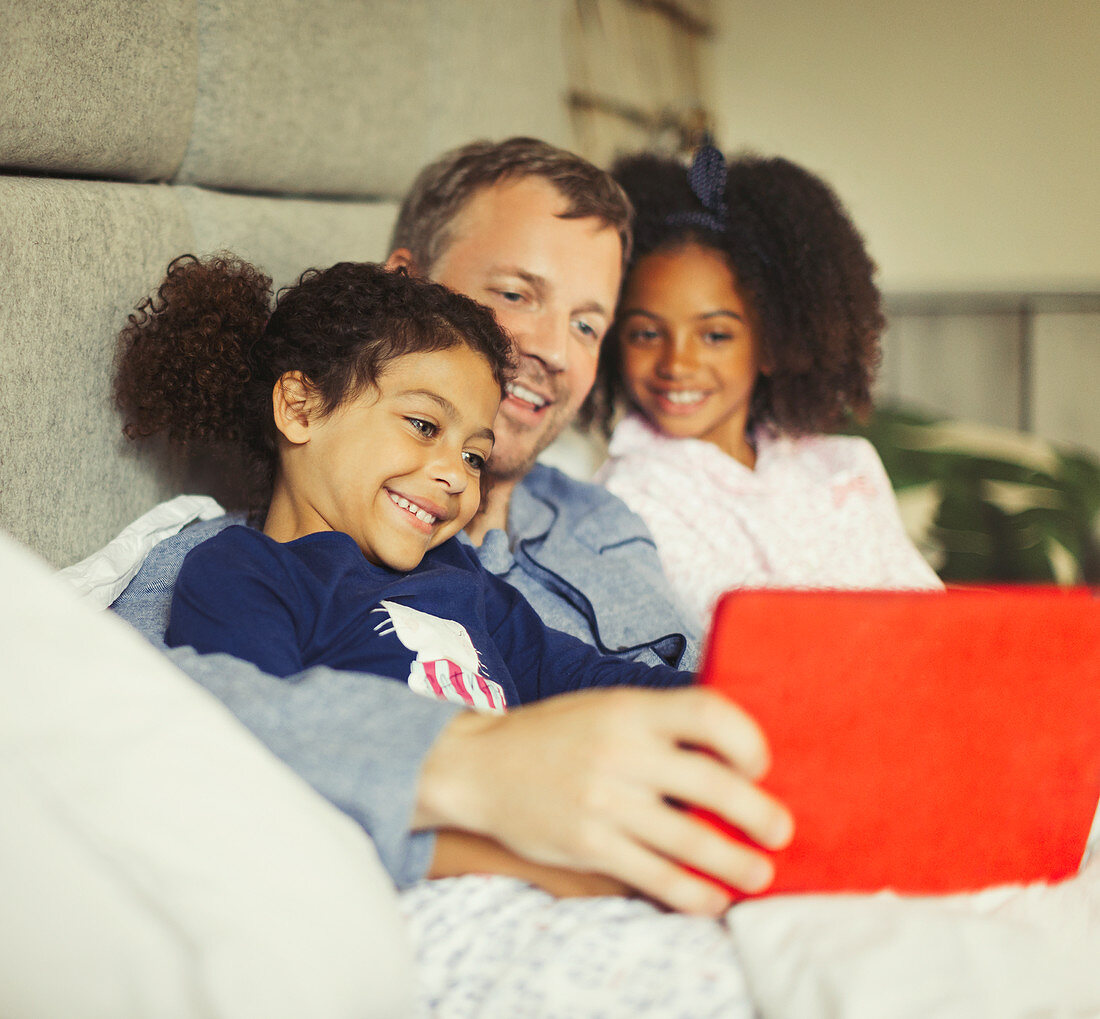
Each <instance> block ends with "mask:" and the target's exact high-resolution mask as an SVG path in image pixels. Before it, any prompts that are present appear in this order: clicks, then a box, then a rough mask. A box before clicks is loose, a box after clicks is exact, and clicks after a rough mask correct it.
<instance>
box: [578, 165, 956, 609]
mask: <svg viewBox="0 0 1100 1019" xmlns="http://www.w3.org/2000/svg"><path fill="white" fill-rule="evenodd" d="M612 173H613V175H614V176H615V177H616V178H617V179H618V181H619V183H620V184H622V186H623V187H624V189H625V190H626V192H627V194H628V195H629V196H630V199H631V201H632V202H633V203H634V206H635V210H636V213H637V220H636V225H635V249H634V255H633V258H632V261H631V264H630V266H629V268H628V270H627V275H626V278H625V281H624V284H623V291H622V296H621V300H620V303H619V309H618V313H617V318H616V324H615V327H614V329H613V330H612V332H611V334H610V336H609V339H608V341H607V342H606V344H605V346H604V348H603V350H602V351H601V361H600V369H599V375H598V378H597V383H596V388H595V390H594V391H593V395H592V397H591V401H590V404H589V407H588V413H589V417H590V419H591V418H593V417H594V418H596V419H597V420H599V421H600V422H601V423H602V424H603V426H604V428H605V430H608V431H610V428H609V425H610V422H611V419H612V417H613V415H614V413H615V411H616V409H617V407H618V406H619V405H621V404H625V405H626V408H627V411H628V412H627V414H626V416H625V417H624V418H623V419H622V420H621V421H620V422H619V424H618V425H617V427H616V428H615V429H614V434H613V435H612V436H611V444H610V459H609V461H608V462H607V464H606V465H605V466H604V467H603V468H602V469H601V472H600V474H599V475H598V479H599V480H601V481H602V482H603V484H605V485H606V486H607V488H609V489H610V490H611V491H612V492H614V493H615V494H616V495H619V496H620V497H621V498H622V499H624V500H625V501H626V502H627V503H628V504H629V505H630V506H631V507H632V508H633V509H634V510H636V511H637V512H638V513H639V514H640V515H641V516H642V517H643V518H644V519H645V521H646V523H647V524H648V525H649V528H650V530H651V531H652V532H653V535H654V538H655V540H656V542H657V547H658V550H659V552H660V555H661V559H662V562H663V563H664V566H665V569H666V572H667V573H668V575H669V577H670V578H671V580H672V583H673V585H674V587H675V588H676V589H677V591H678V592H679V594H680V596H681V598H682V599H683V601H684V602H685V604H687V606H688V607H689V608H690V609H692V610H693V611H695V612H696V613H698V614H699V616H700V617H701V618H703V619H704V620H705V619H706V618H707V617H709V615H710V612H711V610H712V608H713V604H714V602H715V600H716V599H717V597H718V595H720V594H721V593H722V592H723V591H724V590H727V589H729V588H735V587H761V586H776V587H792V586H793V587H868V588H870V587H928V588H932V587H939V586H940V583H939V580H938V578H937V577H936V576H935V574H934V573H933V571H932V570H931V568H930V567H929V566H928V565H927V564H926V563H925V562H924V560H923V559H921V557H920V555H919V554H918V553H917V551H916V549H915V548H914V547H913V545H912V544H911V543H910V541H909V540H908V538H907V537H906V535H905V532H904V530H903V527H902V524H901V520H900V518H899V515H898V510H897V504H896V501H895V499H894V495H893V492H892V490H891V488H890V484H889V481H888V480H887V477H886V474H885V471H884V470H883V467H882V464H881V462H880V461H879V459H878V456H877V454H876V453H875V452H874V450H873V448H872V447H871V446H870V444H869V443H867V442H866V441H865V440H863V439H860V438H853V437H847V436H838V435H829V434H827V433H828V432H829V431H830V430H831V429H835V428H836V427H837V426H839V425H841V424H843V423H844V422H845V420H846V419H847V417H848V415H849V414H855V415H864V414H866V413H867V412H868V411H869V410H870V407H871V382H872V378H873V374H874V369H875V367H876V366H877V363H878V360H879V335H880V333H881V331H882V328H883V324H884V320H883V315H882V312H881V309H880V300H879V292H878V289H877V288H876V286H875V283H874V279H873V277H874V272H875V267H874V264H873V263H872V262H871V260H870V258H869V257H868V255H867V253H866V251H865V250H864V246H863V241H862V239H861V237H860V235H859V233H858V232H857V231H856V229H855V227H854V226H853V224H852V222H851V220H850V219H849V218H848V215H847V213H846V212H845V210H844V207H843V206H842V205H841V203H840V201H839V200H838V199H837V197H836V195H835V194H834V193H833V192H832V190H831V189H830V188H829V187H828V186H827V185H826V184H825V183H824V182H823V181H822V180H820V179H819V178H818V177H816V176H814V175H813V174H811V173H809V172H807V171H806V170H804V169H802V168H801V167H799V166H796V165H794V164H793V163H790V162H788V161H787V160H785V159H777V158H773V159H765V158H759V157H756V156H749V155H746V156H741V157H739V158H737V159H735V160H733V161H732V162H731V163H730V164H729V165H728V166H727V165H726V162H725V160H724V158H723V157H722V155H721V153H720V152H718V150H717V149H715V148H713V147H712V146H710V145H705V146H704V147H703V148H702V149H701V150H700V151H699V152H698V153H697V154H696V156H695V159H694V161H693V163H692V165H691V167H690V169H689V168H686V167H684V166H682V165H681V164H680V163H678V162H676V161H674V160H671V159H665V158H661V157H658V156H654V155H638V156H634V157H630V158H627V159H623V160H621V161H619V162H618V163H617V164H616V166H615V167H614V168H613V170H612Z"/></svg>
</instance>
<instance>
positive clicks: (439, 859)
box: [115, 139, 791, 913]
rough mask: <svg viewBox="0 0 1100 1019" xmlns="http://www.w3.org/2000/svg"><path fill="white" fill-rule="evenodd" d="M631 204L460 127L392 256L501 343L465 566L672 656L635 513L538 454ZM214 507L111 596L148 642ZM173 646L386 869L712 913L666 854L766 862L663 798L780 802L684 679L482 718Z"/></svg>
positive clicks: (514, 146)
mask: <svg viewBox="0 0 1100 1019" xmlns="http://www.w3.org/2000/svg"><path fill="white" fill-rule="evenodd" d="M629 220H630V209H629V204H628V203H627V201H626V199H625V197H624V196H623V195H622V193H621V191H619V189H618V187H617V185H615V184H614V182H613V181H612V180H611V179H610V178H609V177H608V176H607V175H606V174H604V173H603V172H602V171H600V170H598V169H597V168H595V167H593V166H592V165H591V164H589V163H587V162H585V161H584V160H581V159H580V158H579V157H576V156H574V155H572V154H570V153H566V152H563V151H561V150H558V149H555V148H553V147H552V146H549V145H546V144H544V143H542V142H537V141H534V140H531V139H511V140H509V141H506V142H503V143H500V144H489V143H475V144H474V145H471V146H466V147H465V148H463V149H460V150H458V151H456V152H454V153H450V154H448V155H447V156H444V157H443V158H442V159H441V160H439V161H438V162H437V163H435V164H433V165H432V166H429V167H428V168H427V169H426V170H425V171H424V172H423V173H422V174H421V176H420V177H419V178H418V179H417V181H416V183H415V184H414V185H413V188H412V190H411V192H410V195H409V198H408V199H407V200H406V202H405V203H404V206H403V208H402V211H401V214H400V216H399V218H398V222H397V226H396V229H395V233H394V244H393V251H392V254H391V256H390V260H389V262H390V264H391V265H394V266H397V265H404V266H406V267H407V268H408V269H409V270H410V271H414V272H421V273H425V274H427V275H429V276H431V277H432V278H433V279H436V280H438V281H440V282H443V283H445V284H448V285H450V286H452V287H453V288H455V289H457V290H461V291H463V292H465V293H467V294H468V295H470V296H472V297H474V298H476V299H478V300H480V301H483V302H485V303H486V304H488V305H489V306H490V307H492V308H493V309H494V311H495V312H496V313H497V315H498V317H499V318H500V321H501V322H502V324H503V325H504V326H505V327H506V328H507V329H508V330H509V332H510V333H511V334H512V335H513V337H514V339H515V341H516V344H517V348H518V352H519V355H520V372H519V375H518V377H517V379H516V381H515V383H514V384H513V385H512V387H511V389H510V392H509V394H508V398H507V399H506V400H505V402H504V404H503V405H502V407H501V410H500V413H499V415H498V418H497V420H496V421H495V422H494V430H495V431H496V434H497V443H496V447H495V449H494V453H493V457H492V458H491V460H490V463H489V470H488V472H487V483H486V484H485V489H484V493H483V508H482V511H481V512H480V513H479V515H478V517H476V518H475V520H474V522H473V523H472V524H471V527H470V529H469V538H470V540H471V541H472V542H474V543H475V544H476V545H478V551H479V555H480V557H481V559H482V562H483V563H484V564H485V565H486V567H487V568H488V569H490V570H491V571H492V572H494V573H497V574H498V575H500V576H503V577H505V578H506V579H507V580H508V581H509V582H510V583H512V584H513V585H514V586H516V587H518V588H519V589H520V590H521V591H522V592H523V593H524V594H525V595H526V596H527V598H528V600H529V601H531V603H532V605H533V606H534V607H535V609H536V611H538V612H539V614H540V615H541V616H542V617H543V619H544V620H545V621H546V622H547V623H548V624H549V625H552V626H555V627H557V628H559V629H563V630H566V631H568V632H571V633H574V634H576V635H577V636H579V637H581V638H582V639H584V640H587V641H589V642H590V643H592V644H594V645H595V646H597V647H598V648H600V649H601V650H603V651H605V652H608V653H616V654H624V655H630V656H631V657H637V658H639V659H643V660H649V661H658V660H663V661H666V662H668V663H670V664H674V665H678V664H683V665H688V666H690V665H693V664H694V661H695V657H694V656H695V653H696V643H695V641H694V637H695V635H694V634H693V633H692V632H691V629H690V627H688V626H687V625H686V624H685V623H684V621H683V620H682V618H681V613H680V611H679V609H678V607H677V606H676V604H675V602H674V599H673V598H672V596H671V594H670V593H669V591H668V587H667V583H666V581H665V579H664V576H663V574H662V572H661V569H660V564H659V562H658V560H657V558H656V554H655V550H654V548H653V545H652V541H651V539H650V538H649V535H648V533H647V532H646V531H645V528H644V525H642V524H641V522H640V520H639V519H638V518H637V517H635V516H634V515H633V514H631V513H630V512H629V511H628V510H626V508H625V506H623V504H622V503H620V502H619V501H618V500H617V499H615V498H614V497H612V496H610V495H608V494H607V493H605V492H603V491H602V490H600V489H597V488H594V487H593V486H590V485H583V484H580V483H578V482H575V481H571V480H570V479H568V478H566V477H565V476H564V475H562V474H560V473H558V472H556V471H552V470H550V469H548V468H544V467H540V466H538V465H536V463H535V459H536V457H537V456H538V454H539V453H540V452H541V451H542V450H543V449H544V448H545V447H546V446H547V445H549V443H550V442H551V441H552V440H553V439H554V438H555V437H556V436H557V435H558V434H559V433H560V432H561V430H562V429H563V428H564V427H565V426H566V425H567V424H568V423H569V422H570V421H571V420H572V418H573V416H574V415H575V413H576V411H577V409H578V408H579V406H580V404H581V403H582V402H583V400H584V398H585V396H586V395H587V393H588V390H589V389H590V387H591V385H592V381H593V378H594V374H595V366H596V358H597V356H598V352H599V344H600V341H601V339H602V337H603V335H604V333H605V332H606V331H607V329H608V328H609V326H610V324H611V320H612V315H613V312H614V304H615V300H616V297H617V293H618V287H619V281H620V275H621V268H622V263H623V260H624V257H625V255H626V252H627V245H628V244H629V238H630V234H629ZM224 525H225V522H223V521H215V522H213V523H212V524H210V525H200V526H199V527H196V528H192V529H191V530H190V531H187V532H184V534H182V535H181V536H179V538H177V539H174V540H172V541H169V542H165V543H163V544H162V546H161V547H160V548H158V549H157V550H156V551H155V552H154V553H153V555H151V556H150V557H149V560H148V561H147V562H146V564H145V566H144V567H143V569H142V572H141V573H139V575H138V577H137V578H135V581H134V582H133V584H131V586H130V588H128V589H127V591H126V592H125V593H124V594H123V596H122V597H121V598H120V599H119V601H118V602H117V603H116V605H115V608H116V610H117V611H118V612H119V613H120V614H121V615H123V616H124V617H126V618H128V619H130V620H131V621H132V622H134V623H135V625H138V627H139V628H140V629H142V630H143V632H145V633H146V634H147V635H148V636H150V637H151V638H152V639H154V640H155V641H158V642H159V641H160V639H161V637H162V635H163V628H164V619H165V617H166V613H167V604H168V596H169V592H170V590H171V585H172V583H173V581H174V577H175V572H176V571H178V568H179V563H180V562H181V561H182V557H183V555H184V554H185V552H186V551H187V549H189V548H190V547H192V546H193V545H194V544H196V543H197V542H198V541H199V540H202V538H204V537H206V536H209V534H210V533H213V531H215V530H216V529H217V528H218V527H220V526H224ZM172 656H173V658H174V660H175V661H176V662H177V664H178V665H180V666H181V667H182V668H184V669H185V670H186V671H188V672H189V673H190V674H191V675H192V676H193V677H194V678H195V679H196V680H197V681H199V682H200V683H202V684H203V685H204V686H206V687H207V688H208V689H210V690H211V691H212V692H214V693H215V694H216V695H217V696H219V697H220V698H221V699H222V700H223V701H225V703H226V704H227V705H228V706H229V707H230V708H231V709H232V710H233V711H234V712H235V713H236V714H237V715H238V717H239V718H240V719H241V720H242V722H244V724H246V725H247V726H248V727H249V728H251V729H252V730H253V731H254V732H255V733H256V734H257V735H259V736H260V738H261V739H262V740H264V742H265V743H267V744H268V746H269V747H271V749H272V750H273V751H274V752H275V753H277V754H278V755H279V756H280V757H282V758H283V759H284V760H285V761H287V763H289V764H290V765H291V766H292V767H293V768H294V769H295V770H296V771H298V772H299V773H300V774H302V775H303V776H304V777H305V778H307V780H309V781H310V782H311V783H312V784H313V785H314V786H315V787H316V788H317V789H318V790H319V791H320V792H321V793H322V794H323V795H325V796H326V797H327V798H328V799H330V800H331V801H332V802H334V803H336V804H337V805H338V806H340V807H341V808H342V809H344V810H345V811H346V812H347V813H349V814H351V815H352V816H353V817H355V818H356V819H357V820H358V821H359V822H360V823H361V824H362V825H363V826H364V828H366V830H367V831H368V832H370V834H371V835H372V837H373V838H374V840H375V843H376V844H377V845H378V848H379V851H380V855H381V856H382V859H383V861H384V862H385V863H386V865H387V866H388V867H389V869H390V871H391V873H392V874H393V875H394V878H395V880H396V882H397V883H398V884H399V885H405V884H408V883H411V882H412V881H414V880H416V879H417V878H419V877H422V876H424V875H425V874H432V875H445V874H453V873H463V872H465V871H468V870H499V871H503V872H507V873H516V874H520V875H521V876H524V877H528V878H530V879H531V880H533V881H536V882H537V883H540V884H543V885H544V886H545V887H548V888H550V889H551V890H555V891H562V892H566V891H593V890H603V889H606V888H607V887H608V885H607V883H606V881H605V880H603V879H601V878H600V877H596V876H589V875H603V876H606V877H609V878H611V879H613V885H612V887H619V885H618V884H617V883H618V882H622V883H625V884H626V885H627V886H629V887H630V888H634V889H638V890H640V891H642V892H644V893H646V894H648V895H650V896H652V897H653V898H656V899H658V900H660V901H662V902H665V903H666V904H668V905H670V906H672V907H674V908H676V909H681V910H686V911H692V912H700V913H716V912H718V911H719V910H720V909H721V908H723V907H724V906H725V904H726V901H727V900H726V897H725V896H724V894H722V893H721V892H719V891H717V890H716V889H715V888H714V887H713V886H712V885H711V884H710V883H709V882H706V881H704V880H701V879H700V878H699V877H697V876H695V875H693V874H691V873H689V872H688V871H686V870H684V869H683V868H682V867H680V866H679V865H678V864H677V863H674V862H672V861H674V860H675V861H682V862H684V863H687V864H689V865H690V866H692V867H694V868H695V869H696V870H699V871H702V872H705V873H711V874H714V875H716V876H719V877H721V878H723V879H724V880H726V881H727V882H728V883H730V884H732V885H735V886H738V887H742V888H744V889H745V890H748V891H751V890H756V889H758V888H760V887H762V886H763V885H765V884H766V883H767V882H768V881H769V880H770V875H771V869H770V865H769V864H768V862H767V860H766V859H765V858H764V856H763V855H761V854H759V853H757V852H755V851H752V850H749V849H747V848H744V847H742V846H739V845H737V844H734V843H732V842H730V841H728V840H726V839H724V838H722V837H720V836H718V835H717V834H715V833H714V832H713V831H711V830H710V829H709V828H707V827H705V826H704V825H702V824H700V823H699V822H697V821H696V820H694V819H693V818H691V817H690V816H689V815H687V814H685V813H684V812H683V811H682V810H680V809H678V808H676V807H673V806H671V805H670V802H671V801H677V802H681V803H690V804H695V805H698V806H701V807H705V808H708V809H710V810H712V811H714V812H716V813H718V814H721V815H723V816H725V817H727V818H728V819H729V820H730V821H732V822H733V823H735V824H737V825H738V826H739V827H741V828H742V829H743V830H745V831H747V832H749V833H750V834H752V835H754V836H755V837H756V838H757V840H758V841H760V842H762V843H763V844H765V845H771V846H777V845H780V844H782V843H783V842H784V841H786V839H788V838H789V835H790V829H791V823H790V819H789V817H788V816H787V814H786V812H785V811H784V810H783V809H782V808H781V807H780V806H779V805H778V804H776V803H775V802H774V801H773V800H771V799H770V798H769V797H767V796H766V795H764V794H763V793H762V792H760V790H758V789H757V788H756V787H755V786H754V785H753V782H752V779H754V778H755V777H758V776H759V774H760V773H761V772H762V771H763V769H764V768H765V767H766V756H767V751H766V746H765V743H764V740H763V738H762V736H761V734H760V733H759V731H758V730H757V729H756V727H755V726H754V725H753V723H752V722H751V720H749V719H748V718H746V717H745V716H744V715H743V714H742V713H741V712H740V711H738V710H737V709H736V708H735V707H733V706H732V705H729V704H726V703H725V702H723V701H721V700H719V699H718V698H716V697H713V696H711V695H710V694H708V693H707V692H704V691H701V690H680V691H669V692H664V691H643V690H633V689H619V690H613V691H589V692H586V693H582V694H578V695H568V696H563V697H558V698H554V699H552V700H550V701H545V702H543V703H540V704H535V705H530V706H527V707H524V708H520V709H517V710H515V711H513V712H511V713H509V714H508V715H505V716H499V717H492V718H490V717H487V716H481V715H477V714H474V713H472V712H465V711H459V710H456V709H455V708H454V707H453V706H451V705H446V704H441V703H437V702H434V701H430V700H427V699H424V698H420V697H418V696H416V695H413V694H411V693H410V692H409V691H408V690H407V689H406V688H404V687H402V686H400V685H399V684H396V683H393V682H392V681H388V680H380V679H377V678H375V677H364V676H357V675H351V674H345V673H337V672H332V671H330V670H325V669H313V670H310V671H309V672H307V673H304V674H303V675H301V676H299V677H292V678H291V679H290V680H289V681H278V680H274V679H271V678H270V677H266V676H264V675H263V674H262V673H259V672H258V671H257V670H255V669H252V668H251V667H249V666H246V665H245V664H244V663H241V662H237V661H236V660H234V659H230V658H227V657H226V656H207V657H202V656H198V655H195V654H194V653H193V652H190V651H189V649H177V650H176V651H174V652H172ZM689 746H691V747H704V748H708V749H710V750H711V751H713V754H712V755H707V754H701V753H699V752H697V751H696V750H690V749H685V748H686V747H689ZM436 832H440V833H441V834H440V835H439V837H438V838H437V837H436V835H435V833H436Z"/></svg>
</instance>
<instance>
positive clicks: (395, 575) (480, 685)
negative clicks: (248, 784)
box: [166, 526, 692, 710]
mask: <svg viewBox="0 0 1100 1019" xmlns="http://www.w3.org/2000/svg"><path fill="white" fill-rule="evenodd" d="M166 641H167V643H168V645H169V646H170V647H176V646H179V645H183V644H188V645H191V646H193V647H195V648H196V649H197V650H198V651H200V652H204V653H209V652H218V651H221V652H226V653H228V654H232V655H235V656H236V657H238V658H243V659H245V660H246V661H250V662H252V663H254V664H255V665H257V666H259V667H260V668H261V669H262V670H263V671H264V672H267V673H269V674H271V675H275V676H288V675H292V674H294V673H298V672H301V671H302V670H303V669H306V668H309V667H310V666H313V665H327V666H330V667H332V668H336V669H345V670H352V671H357V672H371V673H375V674H377V675H383V676H389V677H390V678H392V679H396V680H399V681H401V682H404V683H408V684H409V686H410V687H412V688H413V689H415V690H417V691H418V692H420V693H424V694H428V695H434V696H436V697H441V698H444V699H446V700H450V701H455V702H457V703H461V704H465V705H467V706H470V707H477V708H484V709H491V710H501V709H503V708H504V706H505V705H506V704H508V705H515V704H522V703H525V702H527V701H533V700H539V699H541V698H543V697H548V696H550V695H552V694H556V693H563V692H565V691H567V690H577V689H581V688H584V687H593V686H613V685H622V684H634V685H644V686H681V685H686V684H688V683H690V682H691V681H692V675H691V674H690V673H687V672H678V671H676V670H674V669H670V668H666V667H662V666H656V667H650V666H647V665H643V664H640V663H636V662H630V661H624V660H622V659H618V658H610V657H606V656H603V655H601V654H600V653H599V652H597V651H596V650H595V649H593V648H592V647H591V646H590V645H588V644H586V643H584V642H583V641H580V640H578V639H576V638H575V637H571V636H569V635H568V634H564V633H561V632H559V631H557V630H552V629H550V628H548V627H547V626H545V625H544V624H543V622H542V621H541V619H539V617H538V615H537V614H536V613H535V611H534V610H533V609H532V608H531V606H530V605H529V604H528V603H527V601H526V600H525V599H524V598H523V596H522V595H521V594H520V593H519V592H518V591H516V590H515V589H514V588H513V587H511V586H510V585H509V584H507V583H506V582H504V581H502V580H500V579H498V578H497V577H495V576H493V575H492V574H491V573H489V572H488V571H487V570H486V569H485V568H484V567H483V566H482V565H481V563H480V561H479V560H478V558H477V555H476V553H475V552H474V551H473V550H472V549H470V548H468V547H466V546H465V545H464V544H463V543H461V542H459V541H456V540H454V539H451V540H449V541H446V542H444V543H443V544H442V545H440V546H439V547H438V548H435V549H432V550H430V551H429V552H428V553H427V554H426V555H425V556H424V559H423V560H422V561H421V563H420V564H419V565H418V566H417V567H416V568H415V569H414V570H411V571H409V572H408V573H402V572H398V571H395V570H390V569H388V568H386V567H384V566H375V565H374V564H373V563H371V562H369V561H368V560H367V559H366V558H365V557H364V556H363V554H362V552H360V550H359V548H358V546H357V545H356V544H355V542H354V541H353V540H352V539H351V538H350V537H349V536H348V535H346V534H343V533H341V532H337V531H326V532H320V533H317V534H309V535H306V536H305V537H302V538H298V539H296V540H294V541H290V542H286V543H281V542H277V541H274V540H273V539H271V538H269V537H268V536H267V535H265V534H263V533H262V532H260V531H256V530H253V529H252V528H248V527H239V526H235V527H228V528H226V529H225V530H223V531H221V532H219V533H218V534H217V535H215V536H214V537H213V538H211V539H209V540H208V541H205V542H203V543H202V544H201V545H198V546H197V547H196V548H194V549H193V550H192V551H191V552H190V553H189V554H188V555H187V558H186V559H185V560H184V564H183V568H182V570H181V571H180V575H179V579H178V580H177V582H176V587H175V591H174V594H173V598H172V609H171V615H170V619H169V624H168V632H167V635H166Z"/></svg>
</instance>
